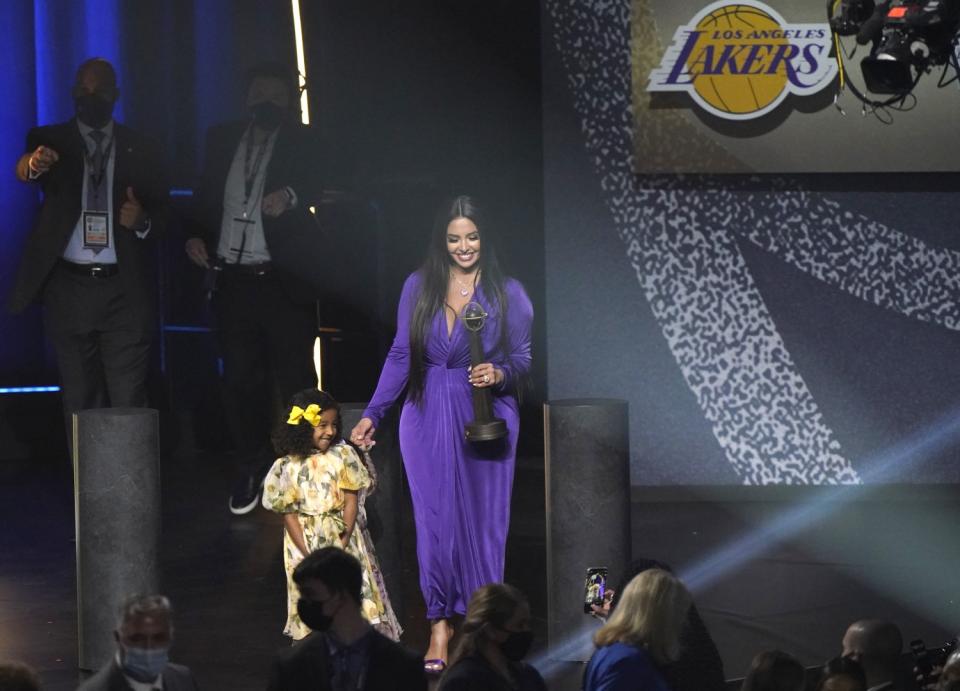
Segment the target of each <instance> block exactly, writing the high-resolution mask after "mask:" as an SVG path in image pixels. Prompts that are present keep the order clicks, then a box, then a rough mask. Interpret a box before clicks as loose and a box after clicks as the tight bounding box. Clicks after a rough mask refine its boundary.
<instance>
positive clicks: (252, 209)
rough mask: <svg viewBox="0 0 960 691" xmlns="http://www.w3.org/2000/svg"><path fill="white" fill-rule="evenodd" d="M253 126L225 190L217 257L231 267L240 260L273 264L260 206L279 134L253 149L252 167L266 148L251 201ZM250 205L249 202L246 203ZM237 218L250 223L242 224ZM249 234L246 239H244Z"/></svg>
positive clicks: (240, 150) (255, 145) (247, 132)
mask: <svg viewBox="0 0 960 691" xmlns="http://www.w3.org/2000/svg"><path fill="white" fill-rule="evenodd" d="M252 129H253V128H252V127H248V128H247V131H246V132H244V134H243V136H242V137H241V138H240V144H239V145H238V146H237V151H236V153H235V154H234V155H233V162H232V163H231V164H230V172H229V173H227V181H226V183H225V184H224V188H223V218H222V219H221V222H220V242H219V244H218V245H217V256H218V257H220V258H221V259H223V260H224V261H225V262H226V263H228V264H234V263H236V262H237V259H238V258H239V260H240V263H241V264H260V263H262V262H268V261H270V250H269V249H268V248H267V239H266V236H264V234H263V214H262V213H261V211H260V203H261V202H262V201H263V195H264V192H265V190H264V183H265V182H266V178H267V167H268V166H269V165H270V157H271V156H273V147H274V144H276V141H277V131H274V132H272V133H271V134H270V136H269V137H267V140H266V142H265V143H263V144H260V145H257V144H254V145H252V146H251V147H250V158H251V159H252V160H251V161H250V163H249V165H250V167H251V168H252V167H253V166H254V164H255V162H256V160H257V158H258V149H259V148H260V146H263V147H265V148H264V150H263V154H262V156H260V165H259V167H258V168H257V171H256V175H255V176H254V178H253V185H252V186H251V190H250V198H249V199H246V194H245V192H246V190H245V189H244V182H245V179H244V177H245V174H246V170H245V168H246V166H247V165H248V164H247V148H248V141H249V138H250V137H251V136H253V135H252ZM245 202H246V203H245ZM234 219H242V220H243V221H249V222H248V223H242V222H238V221H235V220H234ZM244 233H246V239H244V237H243V236H244ZM241 244H242V245H243V255H242V256H239V257H238V254H239V252H240V246H241Z"/></svg>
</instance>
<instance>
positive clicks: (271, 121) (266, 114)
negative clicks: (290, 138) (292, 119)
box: [250, 101, 286, 130]
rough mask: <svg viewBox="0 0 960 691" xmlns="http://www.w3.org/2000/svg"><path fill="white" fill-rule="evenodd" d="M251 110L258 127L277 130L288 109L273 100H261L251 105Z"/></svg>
mask: <svg viewBox="0 0 960 691" xmlns="http://www.w3.org/2000/svg"><path fill="white" fill-rule="evenodd" d="M250 112H251V113H252V114H253V121H254V122H255V123H256V124H257V126H258V127H260V128H261V129H265V130H275V129H277V128H278V127H280V123H282V122H283V116H284V115H285V114H286V110H285V109H283V108H281V107H280V106H278V105H277V104H276V103H274V102H273V101H261V102H260V103H254V104H253V105H252V106H250Z"/></svg>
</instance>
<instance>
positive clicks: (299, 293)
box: [192, 122, 325, 302]
mask: <svg viewBox="0 0 960 691" xmlns="http://www.w3.org/2000/svg"><path fill="white" fill-rule="evenodd" d="M248 124H249V123H247V122H231V123H226V124H222V125H217V126H214V127H211V128H210V130H209V131H208V132H207V140H206V148H205V153H204V167H203V172H202V173H201V176H200V183H199V185H198V186H197V194H196V198H195V200H194V203H195V211H194V214H193V221H194V227H193V228H192V235H193V237H202V238H203V240H204V242H205V243H206V245H207V252H208V254H209V255H210V256H211V257H214V256H216V253H217V246H218V244H219V242H220V227H221V223H222V220H223V197H224V186H225V185H226V181H227V175H228V174H229V172H230V165H231V163H232V162H233V157H234V155H235V154H236V152H237V147H238V146H239V144H240V139H241V138H242V137H243V133H244V132H245V131H246V129H247V126H248ZM324 158H325V157H324V155H323V151H322V147H321V146H320V144H319V142H318V141H317V140H316V138H315V137H314V136H313V133H312V132H311V131H310V130H309V129H308V128H306V127H304V126H302V125H299V124H293V123H285V124H283V125H281V126H280V130H279V132H278V133H277V140H276V142H275V144H274V147H273V154H272V155H271V156H270V161H269V163H268V164H267V170H266V180H265V183H264V188H263V193H264V196H266V195H267V194H270V193H271V192H273V191H275V190H280V189H283V188H285V187H289V188H290V189H292V190H293V191H294V194H296V196H297V205H296V206H295V207H294V208H293V209H290V210H288V211H286V212H285V213H283V214H281V215H280V216H278V217H276V218H269V217H266V216H264V217H263V233H264V236H265V239H266V241H267V248H268V249H269V251H270V258H271V260H272V261H273V264H274V268H275V269H276V271H277V273H278V275H279V277H280V280H281V283H282V284H283V287H284V289H285V292H286V293H287V295H288V297H290V298H291V299H293V300H296V301H299V302H311V301H313V300H314V299H315V298H316V297H317V296H318V295H319V294H320V293H321V292H322V288H321V287H320V283H319V281H318V280H317V275H318V274H319V273H320V267H319V266H317V264H316V262H315V261H311V256H312V255H313V252H312V249H313V248H316V247H318V246H320V245H322V242H323V232H322V230H321V228H320V226H319V224H318V223H317V220H316V218H315V216H314V215H313V214H311V213H310V207H311V206H317V205H319V203H320V197H321V194H322V191H323V181H324V177H325V174H324V170H323V164H324Z"/></svg>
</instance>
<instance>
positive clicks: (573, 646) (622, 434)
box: [543, 399, 630, 661]
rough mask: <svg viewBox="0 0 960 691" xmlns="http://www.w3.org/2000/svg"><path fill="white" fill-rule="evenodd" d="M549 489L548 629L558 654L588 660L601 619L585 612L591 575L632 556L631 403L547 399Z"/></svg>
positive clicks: (616, 574) (618, 570)
mask: <svg viewBox="0 0 960 691" xmlns="http://www.w3.org/2000/svg"><path fill="white" fill-rule="evenodd" d="M543 419H544V437H545V439H544V443H545V447H546V449H545V450H546V492H547V629H548V636H549V640H548V643H549V647H550V652H549V653H548V654H549V655H550V656H551V657H552V658H553V659H556V660H568V661H575V660H586V659H588V658H589V656H590V653H591V651H592V649H593V648H592V644H591V641H590V635H591V634H592V632H593V631H595V630H596V628H597V626H598V624H597V621H596V620H595V619H593V618H592V617H591V616H589V615H587V614H584V612H583V598H584V577H585V576H586V572H587V568H588V567H591V566H606V567H608V568H609V569H610V577H609V580H608V583H609V584H610V585H611V586H612V585H614V584H616V583H617V580H618V579H619V578H620V577H621V575H622V574H623V572H624V569H625V568H626V567H627V566H628V564H629V561H630V451H629V448H630V443H629V439H630V437H629V425H628V419H627V404H626V402H625V401H617V400H610V399H573V400H561V401H550V402H548V403H545V404H544V416H543Z"/></svg>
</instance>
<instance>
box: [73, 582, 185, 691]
mask: <svg viewBox="0 0 960 691" xmlns="http://www.w3.org/2000/svg"><path fill="white" fill-rule="evenodd" d="M114 637H115V638H116V640H117V654H116V655H115V656H114V657H113V659H112V660H110V662H108V663H107V664H106V665H105V666H104V667H102V668H101V669H100V670H99V671H98V672H97V673H96V674H94V675H93V676H92V677H90V678H89V679H87V680H86V681H85V682H84V683H83V684H81V685H80V687H79V688H78V689H77V691H135V690H140V689H162V691H197V682H196V681H194V679H193V674H192V673H191V672H190V670H189V668H187V667H184V666H183V665H177V664H174V663H172V662H170V644H171V642H172V641H173V622H172V619H171V608H170V601H169V600H168V599H167V598H165V597H164V596H163V595H135V596H133V597H131V598H130V599H128V600H127V601H126V602H125V603H124V604H123V606H122V607H121V608H120V618H119V621H118V622H117V629H116V631H114Z"/></svg>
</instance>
